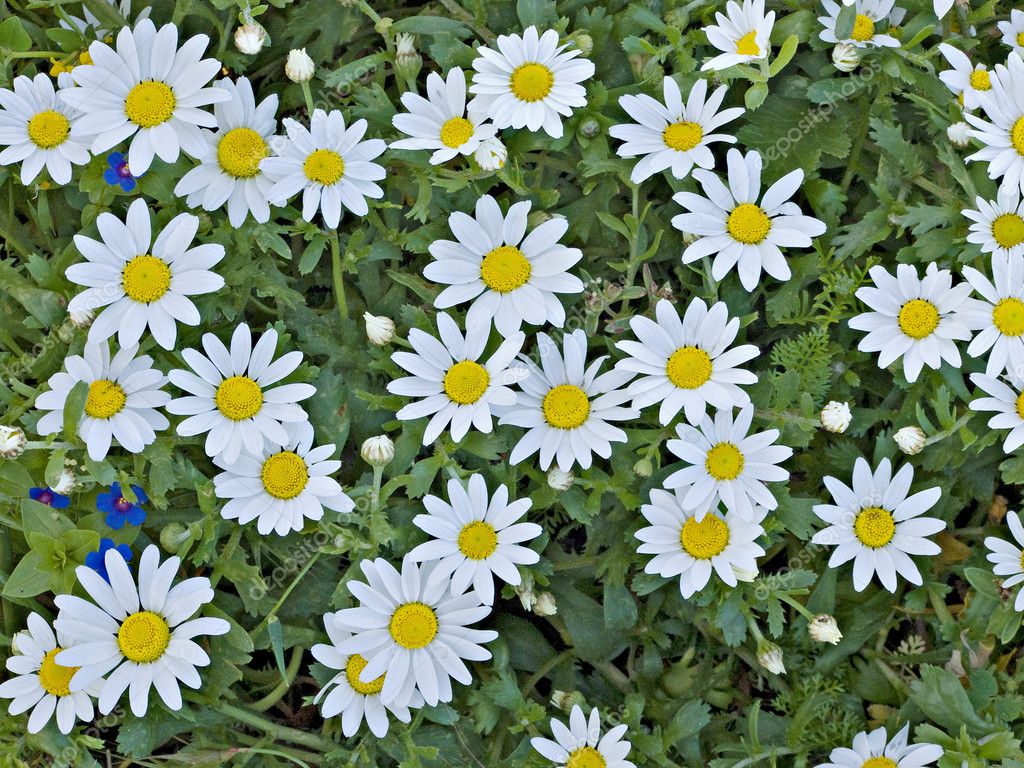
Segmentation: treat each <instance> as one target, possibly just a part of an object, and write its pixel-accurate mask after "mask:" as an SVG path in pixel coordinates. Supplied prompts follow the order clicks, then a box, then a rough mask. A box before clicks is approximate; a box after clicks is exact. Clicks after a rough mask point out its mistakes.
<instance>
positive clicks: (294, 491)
mask: <svg viewBox="0 0 1024 768" xmlns="http://www.w3.org/2000/svg"><path fill="white" fill-rule="evenodd" d="M284 428H285V431H286V432H287V433H288V441H287V442H286V443H284V444H283V445H282V446H280V447H276V446H275V447H272V448H269V449H264V450H263V451H262V452H261V453H260V454H259V455H253V454H250V453H247V452H245V451H243V452H242V453H241V454H239V456H238V458H236V459H235V460H234V461H232V462H228V461H225V460H224V458H223V457H222V456H215V457H214V459H213V463H214V464H216V465H217V466H218V467H220V468H221V469H223V470H224V471H223V472H221V473H220V474H219V475H217V476H216V477H214V478H213V489H214V493H215V494H216V496H217V498H218V499H229V501H228V502H227V503H226V504H225V505H224V506H223V507H221V510H220V516H221V517H223V518H224V519H225V520H238V522H239V523H240V524H241V525H245V524H246V523H251V522H252V521H253V520H257V521H258V522H257V524H256V530H258V531H259V533H260V535H261V536H266V535H267V534H268V533H270V532H271V531H273V532H274V533H276V534H277V535H278V536H285V535H286V534H287V533H288V532H289V531H301V530H302V526H303V524H304V523H305V521H306V520H307V519H309V520H319V519H321V518H322V517H323V516H324V507H327V509H333V510H334V511H336V512H351V511H352V510H353V509H354V508H355V502H353V501H352V499H350V498H349V497H348V496H347V495H345V493H344V492H343V491H342V490H341V485H339V484H338V481H337V480H335V479H334V478H333V477H331V475H332V474H334V473H335V472H337V471H338V470H339V469H341V462H340V461H338V460H336V459H331V458H330V457H331V456H333V455H334V451H335V447H334V444H333V443H330V444H328V445H320V446H317V447H316V448H314V447H313V427H312V425H311V424H310V423H309V422H308V421H300V422H292V423H288V424H285V425H284Z"/></svg>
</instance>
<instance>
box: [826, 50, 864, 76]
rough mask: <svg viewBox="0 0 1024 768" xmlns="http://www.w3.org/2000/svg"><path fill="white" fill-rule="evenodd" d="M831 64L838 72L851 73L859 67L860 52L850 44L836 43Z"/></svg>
mask: <svg viewBox="0 0 1024 768" xmlns="http://www.w3.org/2000/svg"><path fill="white" fill-rule="evenodd" d="M832 64H833V65H835V68H836V69H838V70H839V71H840V72H853V70H855V69H856V68H857V67H858V66H859V65H860V50H859V49H858V48H857V46H855V45H853V44H852V43H836V47H835V48H833V49H832Z"/></svg>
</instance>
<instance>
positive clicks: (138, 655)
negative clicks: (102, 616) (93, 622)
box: [117, 611, 171, 664]
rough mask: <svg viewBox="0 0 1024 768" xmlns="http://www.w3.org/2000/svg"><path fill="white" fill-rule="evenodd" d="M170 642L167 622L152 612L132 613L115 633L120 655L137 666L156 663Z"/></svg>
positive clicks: (169, 630)
mask: <svg viewBox="0 0 1024 768" xmlns="http://www.w3.org/2000/svg"><path fill="white" fill-rule="evenodd" d="M170 642H171V628H170V627H168V626H167V621H166V620H165V619H164V617H163V616H160V615H158V614H156V613H153V612H152V611H139V612H138V613H133V614H132V615H131V616H129V617H128V618H127V619H125V620H124V621H123V622H122V623H121V628H120V629H119V630H118V631H117V645H118V646H119V647H120V648H121V653H123V654H124V656H125V658H126V659H129V660H130V661H134V662H136V663H137V664H148V663H150V662H153V661H156V660H157V659H159V658H160V657H161V656H163V655H164V651H166V650H167V645H168V643H170Z"/></svg>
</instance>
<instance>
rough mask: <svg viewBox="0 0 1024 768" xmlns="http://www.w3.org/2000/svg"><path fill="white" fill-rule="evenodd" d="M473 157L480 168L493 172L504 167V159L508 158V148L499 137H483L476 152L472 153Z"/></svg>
mask: <svg viewBox="0 0 1024 768" xmlns="http://www.w3.org/2000/svg"><path fill="white" fill-rule="evenodd" d="M473 158H474V159H475V160H476V162H477V165H479V166H480V168H481V170H484V171H491V172H492V173H493V172H494V171H500V170H501V169H502V168H504V167H505V161H506V160H507V159H508V149H507V148H506V147H505V145H504V144H502V143H501V139H499V138H497V137H494V138H491V139H484V140H483V141H481V142H480V146H479V147H477V150H476V152H475V153H473Z"/></svg>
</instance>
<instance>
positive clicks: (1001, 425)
mask: <svg viewBox="0 0 1024 768" xmlns="http://www.w3.org/2000/svg"><path fill="white" fill-rule="evenodd" d="M1004 378H1005V380H1004ZM971 383H972V384H974V386H976V387H978V388H979V389H981V391H982V392H984V393H985V394H986V395H988V397H977V398H975V399H974V400H971V402H970V408H971V410H972V411H992V412H994V413H995V415H994V416H993V417H992V418H990V419H989V420H988V426H989V429H1008V430H1010V431H1009V432H1008V433H1007V435H1006V438H1005V440H1004V441H1003V452H1004V453H1006V454H1010V453H1012V452H1013V451H1015V450H1017V449H1018V448H1020V447H1021V446H1022V445H1024V378H1022V375H1021V373H1016V372H1014V371H1008V372H1007V373H1006V374H1004V377H995V376H987V375H985V374H984V373H972V374H971Z"/></svg>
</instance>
